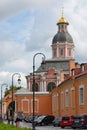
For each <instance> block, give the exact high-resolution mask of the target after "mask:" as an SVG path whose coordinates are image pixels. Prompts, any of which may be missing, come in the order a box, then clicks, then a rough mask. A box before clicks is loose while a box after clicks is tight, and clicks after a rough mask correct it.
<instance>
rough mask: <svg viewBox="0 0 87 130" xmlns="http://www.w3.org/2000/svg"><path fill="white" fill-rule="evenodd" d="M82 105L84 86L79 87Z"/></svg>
mask: <svg viewBox="0 0 87 130" xmlns="http://www.w3.org/2000/svg"><path fill="white" fill-rule="evenodd" d="M79 100H80V105H82V104H84V87H80V88H79Z"/></svg>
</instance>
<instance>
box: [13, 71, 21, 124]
mask: <svg viewBox="0 0 87 130" xmlns="http://www.w3.org/2000/svg"><path fill="white" fill-rule="evenodd" d="M15 75H18V84H20V82H21V79H20V77H21V75H20V74H19V73H14V74H13V75H12V125H13V121H14V104H13V95H14V85H13V79H14V76H15Z"/></svg>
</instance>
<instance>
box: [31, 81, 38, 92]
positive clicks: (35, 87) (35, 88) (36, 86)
mask: <svg viewBox="0 0 87 130" xmlns="http://www.w3.org/2000/svg"><path fill="white" fill-rule="evenodd" d="M32 91H33V84H32ZM34 91H38V84H37V83H35V86H34Z"/></svg>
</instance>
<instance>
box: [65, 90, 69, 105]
mask: <svg viewBox="0 0 87 130" xmlns="http://www.w3.org/2000/svg"><path fill="white" fill-rule="evenodd" d="M65 104H66V107H68V106H69V91H68V89H67V90H66V91H65Z"/></svg>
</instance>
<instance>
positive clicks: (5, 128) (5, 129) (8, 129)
mask: <svg viewBox="0 0 87 130" xmlns="http://www.w3.org/2000/svg"><path fill="white" fill-rule="evenodd" d="M0 130H32V129H31V128H18V127H16V126H13V125H9V124H4V123H0Z"/></svg>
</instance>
